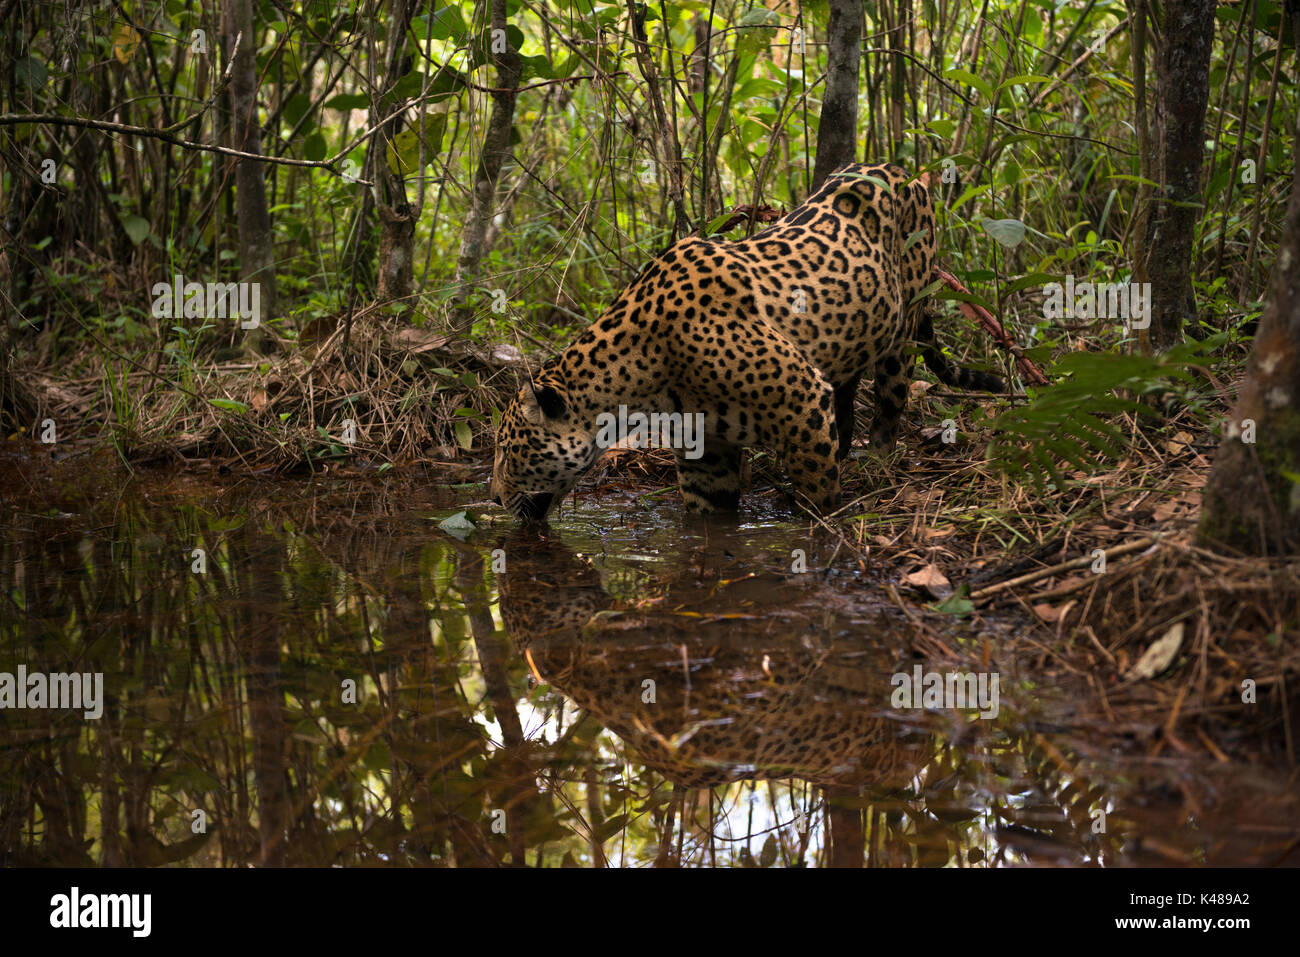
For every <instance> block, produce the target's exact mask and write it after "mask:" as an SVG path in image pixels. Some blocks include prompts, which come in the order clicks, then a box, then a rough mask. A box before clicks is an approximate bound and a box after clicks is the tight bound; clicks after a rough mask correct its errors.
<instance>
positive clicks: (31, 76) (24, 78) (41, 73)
mask: <svg viewBox="0 0 1300 957" xmlns="http://www.w3.org/2000/svg"><path fill="white" fill-rule="evenodd" d="M13 70H14V79H15V80H17V81H18V82H19V83H21V84H22V85H23V86H25V87H27V89H29V90H32V91H37V90H43V89H45V81H46V80H47V79H49V76H50V71H49V70H48V69H47V68H46V66H45V64H44V63H42V62H41V61H40V60H38V59H36V57H32V56H25V57H20V58H19V59H18V60H17V61H15V63H14V67H13Z"/></svg>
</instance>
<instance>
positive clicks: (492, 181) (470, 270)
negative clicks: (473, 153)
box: [451, 0, 523, 332]
mask: <svg viewBox="0 0 1300 957" xmlns="http://www.w3.org/2000/svg"><path fill="white" fill-rule="evenodd" d="M490 17H491V31H490V33H489V39H488V42H489V47H488V49H489V51H492V50H493V46H492V45H491V44H492V39H493V38H494V37H504V36H505V35H506V33H505V31H506V0H491V8H490ZM498 31H500V32H498ZM498 49H499V48H498ZM490 55H491V56H492V58H493V62H495V63H496V67H497V75H496V92H494V93H493V94H492V115H491V117H490V118H489V120H488V128H487V133H486V134H485V135H484V137H483V153H482V156H481V157H480V159H479V164H478V171H477V173H476V174H475V176H474V195H473V198H472V199H471V200H470V208H469V215H468V216H467V217H466V219H465V229H464V232H462V233H461V240H460V257H459V259H458V260H457V262H456V291H455V292H454V293H453V294H452V297H451V311H452V326H453V328H455V329H456V330H457V331H458V332H468V331H469V329H470V327H471V326H472V325H473V324H474V312H473V310H472V309H470V308H469V307H468V306H467V305H466V299H468V298H469V287H470V284H471V283H472V282H473V281H474V278H475V277H476V276H477V275H478V270H479V264H480V263H481V262H482V260H483V256H484V254H485V253H486V252H487V246H486V243H485V238H486V236H487V229H488V222H489V221H490V220H491V219H492V211H493V207H494V206H495V201H496V190H497V180H498V179H499V178H500V176H501V167H502V166H503V165H504V164H505V161H506V158H507V157H509V156H510V130H511V128H512V126H513V124H514V119H515V99H516V94H515V88H516V87H518V86H519V78H520V76H521V75H522V73H523V66H522V64H521V62H520V60H519V51H518V50H516V49H515V48H514V47H512V46H510V44H509V41H506V43H505V50H504V51H503V52H496V53H490Z"/></svg>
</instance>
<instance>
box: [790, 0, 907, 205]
mask: <svg viewBox="0 0 1300 957" xmlns="http://www.w3.org/2000/svg"><path fill="white" fill-rule="evenodd" d="M830 2H831V16H830V22H829V24H828V25H827V31H826V32H827V34H828V36H829V38H830V53H829V60H828V62H827V67H826V95H825V96H824V97H823V98H822V115H821V125H820V126H818V128H817V161H816V163H815V164H814V166H813V182H812V188H813V189H816V188H817V187H818V186H820V185H821V184H822V181H823V180H825V179H826V177H827V176H829V175H830V174H831V173H832V172H834V171H835V170H837V169H839V168H840V167H841V166H844V165H846V164H848V163H852V162H854V161H855V160H856V159H857V150H858V63H859V61H860V60H861V58H862V4H861V2H860V0H830ZM900 59H901V57H900ZM898 109H899V110H901V109H902V104H901V103H900V104H899V105H898ZM899 116H900V117H901V116H902V114H901V112H900V113H899Z"/></svg>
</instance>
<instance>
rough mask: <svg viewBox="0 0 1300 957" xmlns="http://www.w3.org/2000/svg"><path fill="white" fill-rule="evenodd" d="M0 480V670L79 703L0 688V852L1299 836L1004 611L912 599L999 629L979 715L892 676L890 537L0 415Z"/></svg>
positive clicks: (455, 849)
mask: <svg viewBox="0 0 1300 957" xmlns="http://www.w3.org/2000/svg"><path fill="white" fill-rule="evenodd" d="M0 489H3V504H2V505H0V527H2V528H3V529H4V532H3V538H2V539H0V583H2V584H3V596H4V597H3V600H4V603H5V604H4V611H3V624H2V625H0V635H2V638H3V642H2V644H0V673H9V674H12V675H17V673H18V669H19V668H20V667H22V668H25V669H26V672H27V674H28V675H31V674H33V673H44V674H50V673H87V674H92V675H93V674H102V676H103V693H102V700H101V701H100V702H99V704H100V706H101V707H102V714H101V715H100V716H99V717H97V718H89V719H88V718H87V717H86V716H85V714H84V713H83V711H84V709H83V710H79V711H74V710H72V709H54V708H48V707H46V708H44V709H37V708H26V709H17V708H12V707H7V708H5V709H4V710H0V863H3V864H10V865H12V864H64V865H67V864H101V863H102V864H110V865H114V864H164V863H179V864H189V865H226V866H233V865H242V864H248V863H253V864H257V863H266V864H288V865H334V864H377V865H379V864H402V865H410V864H434V865H443V866H445V865H455V866H475V865H500V864H523V863H526V864H529V865H534V864H541V865H545V866H564V865H569V866H572V865H579V866H591V865H610V866H648V865H652V864H659V865H677V864H680V865H682V866H714V865H716V866H781V865H786V866H826V865H832V864H834V865H854V866H859V865H866V866H943V865H951V866H980V867H984V866H1002V865H1017V864H1030V865H1089V866H1092V865H1106V866H1115V865H1131V864H1193V863H1217V864H1272V863H1281V862H1283V861H1290V862H1294V860H1293V859H1294V857H1295V856H1296V846H1297V845H1296V835H1297V833H1298V832H1297V815H1296V808H1295V798H1294V795H1293V794H1292V793H1291V790H1290V789H1289V788H1288V778H1287V773H1286V772H1285V770H1283V769H1277V768H1272V769H1270V768H1255V767H1251V766H1248V765H1246V764H1244V763H1236V762H1232V763H1227V764H1224V763H1218V764H1216V763H1212V762H1208V761H1202V760H1200V759H1191V758H1186V757H1183V756H1174V757H1166V758H1162V759H1156V760H1152V759H1149V758H1147V757H1145V756H1143V755H1144V754H1145V753H1146V752H1145V750H1141V749H1138V748H1128V747H1125V740H1124V735H1119V736H1117V735H1116V733H1115V731H1116V729H1114V728H1108V727H1106V726H1105V722H1104V721H1103V720H1102V719H1101V718H1100V717H1098V716H1096V715H1093V714H1091V713H1088V712H1086V711H1084V710H1082V708H1081V707H1080V705H1079V704H1078V703H1079V702H1080V701H1081V700H1083V697H1084V696H1083V695H1082V694H1080V689H1079V688H1074V687H1059V686H1057V687H1048V686H1045V685H1044V683H1043V681H1042V679H1041V677H1040V676H1038V675H1036V674H1035V673H1034V671H1033V669H1032V667H1031V664H1032V662H1033V661H1036V660H1037V656H1036V655H1034V656H1030V655H1019V654H1018V652H1017V647H1018V645H1017V642H1018V641H1019V638H1018V627H1017V623H1016V622H1014V621H1006V622H1002V623H996V624H994V625H988V624H987V623H986V624H984V625H982V626H980V627H979V628H975V627H973V626H972V625H971V624H970V623H969V622H963V621H961V620H957V619H953V620H952V622H951V624H949V625H941V626H940V629H941V641H942V643H943V644H944V645H946V646H947V647H949V648H951V649H954V650H958V651H974V652H975V653H976V656H977V657H978V655H979V653H981V650H982V649H983V653H984V654H988V653H989V651H990V650H992V651H993V652H994V654H993V660H994V661H997V662H1000V663H1001V664H1000V665H999V667H1000V668H1001V670H1000V671H999V673H998V698H997V704H996V714H993V713H992V712H993V711H994V709H993V708H992V707H989V706H987V705H989V704H990V702H988V701H986V702H985V705H986V707H985V708H984V709H983V715H981V710H980V708H979V707H978V706H975V705H973V704H972V703H970V702H968V704H970V705H971V706H969V707H966V708H960V709H956V708H943V707H938V708H930V709H925V708H919V707H918V708H905V707H899V706H898V704H899V702H898V700H897V699H896V698H895V697H894V694H893V693H894V691H895V684H896V682H897V679H896V678H895V677H894V676H896V675H905V676H909V677H910V676H912V675H913V674H914V669H915V668H916V667H918V666H920V667H921V668H922V669H923V671H926V672H929V671H933V670H941V669H939V668H938V666H933V665H931V663H930V662H929V661H928V660H927V659H924V658H922V657H920V656H919V653H918V652H917V651H916V650H914V648H915V643H914V642H913V640H912V638H911V635H912V629H911V627H910V625H909V623H908V620H907V618H906V617H905V615H904V614H903V612H901V611H900V610H899V609H898V608H897V607H896V606H895V605H894V604H893V603H892V602H891V601H889V599H888V598H887V596H886V594H885V592H884V590H883V586H884V583H885V582H888V581H894V580H897V577H898V570H895V569H889V568H883V567H866V566H859V565H858V563H857V561H856V559H851V558H849V556H848V555H847V553H846V552H844V551H843V550H840V551H838V552H837V550H836V547H835V545H836V543H835V541H834V540H833V539H830V538H828V537H826V536H824V535H821V534H820V533H813V532H811V531H810V529H809V527H808V526H807V524H806V523H805V522H803V521H801V520H799V519H798V518H797V517H796V516H794V515H793V514H791V513H788V512H780V511H771V512H764V511H756V510H750V511H747V512H745V513H743V514H742V515H741V517H740V519H739V521H737V520H735V519H732V520H731V521H729V522H728V521H710V522H703V521H698V520H696V521H687V520H684V519H683V518H682V517H681V516H680V514H679V511H678V509H677V507H676V506H675V505H674V504H673V501H672V499H671V497H670V496H642V497H637V496H635V495H633V494H621V495H617V496H605V497H592V496H580V497H579V498H578V500H577V502H576V504H571V505H569V506H566V508H565V509H564V510H563V511H562V513H561V514H560V515H559V516H558V518H557V519H555V520H554V521H553V522H552V525H551V527H550V529H549V530H548V531H547V532H545V533H537V532H528V531H524V530H520V529H518V528H516V527H515V526H514V525H513V524H512V523H510V522H509V521H507V520H505V519H504V517H502V516H501V515H500V514H499V512H498V511H497V510H496V509H494V508H491V507H489V506H484V504H483V503H481V502H478V505H477V508H476V506H475V504H474V503H475V502H477V501H478V500H479V499H480V498H482V497H483V495H484V493H485V490H484V489H483V487H482V486H475V485H472V484H465V485H463V486H462V487H459V488H439V487H437V486H435V485H433V484H432V483H429V482H418V481H413V480H412V478H411V477H409V476H407V477H401V476H397V475H393V474H392V473H389V474H387V475H376V474H374V473H373V472H369V473H354V474H346V475H339V476H335V477H318V478H315V479H310V480H300V481H283V480H275V479H272V478H270V477H255V478H241V479H233V478H221V477H216V476H214V477H209V478H202V479H200V478H195V477H192V476H190V477H186V476H178V475H175V474H170V473H168V474H164V473H160V472H154V473H150V472H140V473H137V474H136V476H135V477H128V476H126V475H124V474H120V473H119V472H118V471H117V470H116V469H115V468H113V467H112V462H111V461H109V460H105V459H104V458H103V457H96V456H81V457H78V456H72V457H70V458H68V459H67V460H65V461H64V462H62V463H61V464H57V465H50V464H48V463H47V462H45V461H44V460H41V461H39V462H38V461H36V460H35V459H34V458H33V457H32V456H30V455H29V454H28V453H26V452H25V451H20V450H16V449H9V450H6V451H5V452H4V453H3V458H2V460H0ZM466 505H469V506H470V509H471V512H475V511H477V512H478V515H477V516H476V517H474V519H473V524H474V526H475V527H474V528H473V529H472V530H469V529H465V530H462V531H460V532H459V534H460V535H463V536H465V539H464V541H462V540H460V538H458V537H457V535H454V534H451V533H449V532H448V531H446V530H444V529H443V528H442V527H440V523H441V522H443V521H444V520H445V519H447V518H448V517H450V516H452V515H454V514H455V513H457V512H459V511H460V510H461V509H462V508H464V507H465V506H466ZM196 549H201V550H202V554H201V555H200V554H199V553H198V552H196V551H195V550H196ZM796 550H800V551H801V552H802V558H801V556H800V555H799V554H798V552H796ZM796 565H798V566H800V567H806V569H807V570H806V571H797V570H795V567H796ZM1008 663H1009V665H1008ZM987 677H988V676H987V675H986V678H987ZM986 690H988V686H987V685H986ZM47 703H48V702H47ZM83 704H85V702H83ZM1121 730H1123V729H1121ZM1141 730H1142V729H1128V732H1127V734H1128V737H1130V738H1132V737H1134V736H1138V737H1140V734H1141ZM1130 752H1131V753H1130ZM1288 855H1290V857H1288Z"/></svg>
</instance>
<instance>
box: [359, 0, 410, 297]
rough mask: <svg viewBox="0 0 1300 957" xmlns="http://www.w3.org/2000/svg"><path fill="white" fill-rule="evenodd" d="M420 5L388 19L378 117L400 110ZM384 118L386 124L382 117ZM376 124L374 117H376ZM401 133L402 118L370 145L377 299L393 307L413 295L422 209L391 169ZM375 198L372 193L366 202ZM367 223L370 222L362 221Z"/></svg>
mask: <svg viewBox="0 0 1300 957" xmlns="http://www.w3.org/2000/svg"><path fill="white" fill-rule="evenodd" d="M415 7H416V3H415V0H394V2H393V4H392V9H391V12H390V16H389V21H388V23H389V35H388V53H387V56H386V57H385V60H384V79H383V86H382V89H383V91H384V92H383V95H382V96H381V97H380V98H379V113H380V114H389V113H390V112H391V111H393V110H395V109H396V108H397V104H396V103H395V102H394V101H393V97H392V89H393V87H394V86H396V85H397V81H398V80H400V79H401V78H402V77H403V76H405V75H406V73H408V72H409V71H410V60H409V59H408V58H407V57H406V55H405V54H406V31H407V30H408V29H409V28H410V25H411V18H412V17H413V16H414V15H415ZM380 119H387V116H386V115H385V116H381V117H380ZM372 121H373V117H372ZM401 130H402V118H401V117H397V118H395V119H393V120H392V122H390V123H385V124H384V126H383V127H382V128H381V129H380V130H379V131H378V133H377V134H376V135H375V137H374V139H372V140H371V141H370V142H371V145H370V156H371V166H372V167H373V172H374V174H375V181H376V182H377V183H378V184H379V191H380V201H379V288H378V292H377V297H376V298H377V299H378V301H379V302H388V301H389V300H393V299H399V300H400V299H406V298H407V297H408V296H410V295H411V287H412V285H413V281H414V275H415V221H416V219H418V218H419V210H418V209H417V208H416V207H415V206H413V205H412V204H411V203H408V202H407V201H406V188H405V186H404V184H403V182H402V178H401V176H400V175H398V173H397V172H396V171H395V170H393V169H392V168H391V167H390V166H389V164H388V146H389V144H390V143H391V142H392V141H393V140H394V139H396V138H397V134H398V133H400V132H401ZM372 196H373V194H371V193H369V192H367V194H366V202H367V203H368V202H370V201H371V198H372ZM366 221H368V217H367V219H366V220H363V222H366Z"/></svg>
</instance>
